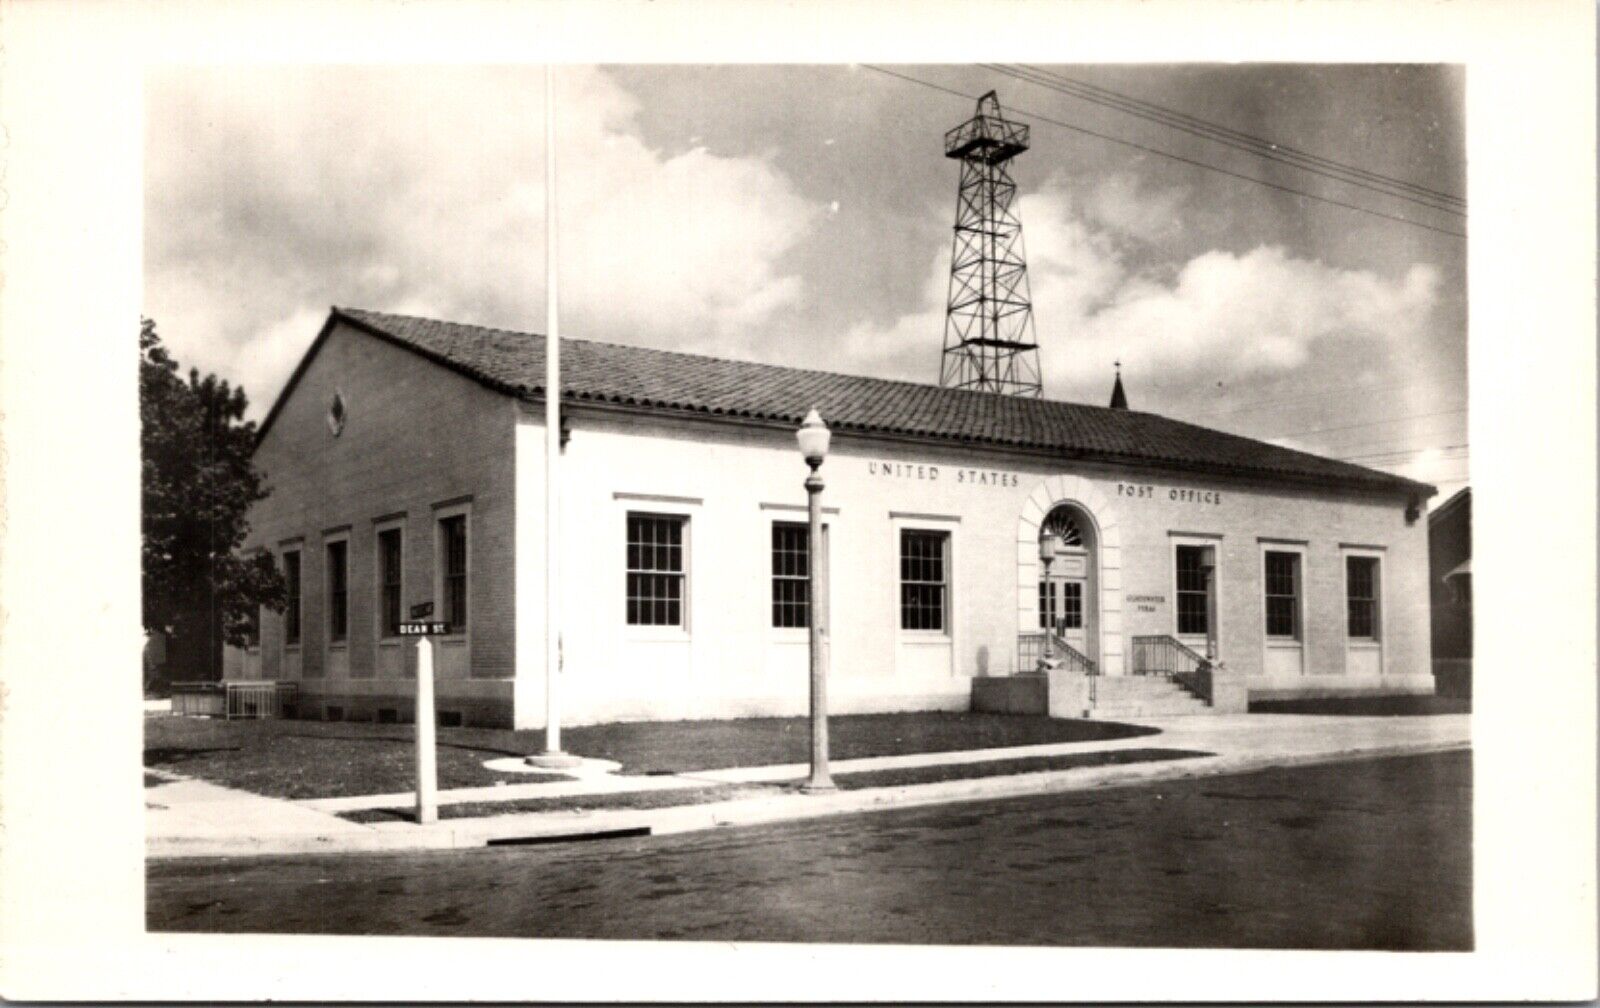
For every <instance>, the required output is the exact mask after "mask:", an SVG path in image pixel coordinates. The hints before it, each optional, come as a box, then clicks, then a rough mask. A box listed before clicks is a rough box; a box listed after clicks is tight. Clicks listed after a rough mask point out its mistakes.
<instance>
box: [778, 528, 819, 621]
mask: <svg viewBox="0 0 1600 1008" xmlns="http://www.w3.org/2000/svg"><path fill="white" fill-rule="evenodd" d="M810 539H811V529H810V528H809V527H808V526H806V525H803V524H801V523H799V522H773V523H772V625H773V626H775V627H808V626H810V625H811V616H810V608H809V600H808V593H807V589H808V588H809V587H810V584H811V550H810V549H809V546H808V544H809V542H810Z"/></svg>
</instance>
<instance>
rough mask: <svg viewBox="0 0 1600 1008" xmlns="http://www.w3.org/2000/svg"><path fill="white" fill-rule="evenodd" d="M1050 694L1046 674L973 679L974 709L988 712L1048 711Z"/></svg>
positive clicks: (1019, 712) (1037, 712) (1022, 712)
mask: <svg viewBox="0 0 1600 1008" xmlns="http://www.w3.org/2000/svg"><path fill="white" fill-rule="evenodd" d="M1049 694H1050V680H1049V678H1048V677H1047V676H1042V675H1034V674H1019V675H1012V676H979V677H978V678H975V679H973V680H972V709H973V710H974V711H978V712H980V713H985V714H1046V713H1049V709H1050V695H1049Z"/></svg>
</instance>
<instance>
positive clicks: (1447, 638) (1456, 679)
mask: <svg viewBox="0 0 1600 1008" xmlns="http://www.w3.org/2000/svg"><path fill="white" fill-rule="evenodd" d="M1428 598H1429V607H1430V612H1431V614H1432V623H1433V625H1432V640H1433V673H1434V676H1435V678H1436V679H1437V681H1438V687H1439V692H1440V693H1446V694H1449V695H1451V696H1471V695H1472V488H1471V487H1462V488H1461V489H1460V490H1458V491H1456V492H1455V493H1454V494H1451V495H1450V499H1449V500H1446V501H1445V502H1444V503H1443V504H1440V505H1439V506H1438V507H1436V508H1434V509H1433V510H1431V511H1429V512H1428Z"/></svg>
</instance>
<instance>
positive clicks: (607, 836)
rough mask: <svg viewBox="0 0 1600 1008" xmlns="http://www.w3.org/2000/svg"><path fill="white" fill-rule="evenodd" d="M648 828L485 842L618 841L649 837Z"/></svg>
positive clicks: (511, 844)
mask: <svg viewBox="0 0 1600 1008" xmlns="http://www.w3.org/2000/svg"><path fill="white" fill-rule="evenodd" d="M649 835H650V827H648V826H629V827H627V828H626V829H608V830H595V831H593V832H591V833H557V834H554V835H552V836H521V837H494V838H492V839H490V840H488V841H486V842H485V846H488V847H531V846H533V845H535V844H557V843H580V842H582V841H584V840H617V839H620V838H622V837H640V836H649Z"/></svg>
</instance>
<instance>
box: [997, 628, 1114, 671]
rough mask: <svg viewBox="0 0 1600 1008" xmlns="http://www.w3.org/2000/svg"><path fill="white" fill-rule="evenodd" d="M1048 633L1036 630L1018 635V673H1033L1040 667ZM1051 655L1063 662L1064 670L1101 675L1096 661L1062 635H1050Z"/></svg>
mask: <svg viewBox="0 0 1600 1008" xmlns="http://www.w3.org/2000/svg"><path fill="white" fill-rule="evenodd" d="M1045 633H1046V631H1044V630H1036V631H1032V632H1029V633H1021V634H1018V635H1017V671H1018V672H1031V671H1033V670H1034V669H1035V668H1037V667H1038V665H1039V659H1040V658H1041V657H1042V656H1043V654H1044V638H1045ZM1050 654H1051V657H1053V658H1058V659H1060V660H1061V666H1062V668H1065V669H1066V670H1067V671H1069V672H1083V673H1086V674H1088V675H1099V674H1100V667H1099V666H1098V665H1096V664H1095V661H1094V659H1092V658H1090V657H1089V656H1088V655H1086V654H1084V653H1083V652H1082V651H1079V650H1078V649H1077V648H1075V647H1073V646H1072V645H1071V644H1069V643H1067V641H1066V640H1065V639H1064V638H1063V637H1062V636H1061V635H1060V634H1051V635H1050Z"/></svg>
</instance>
